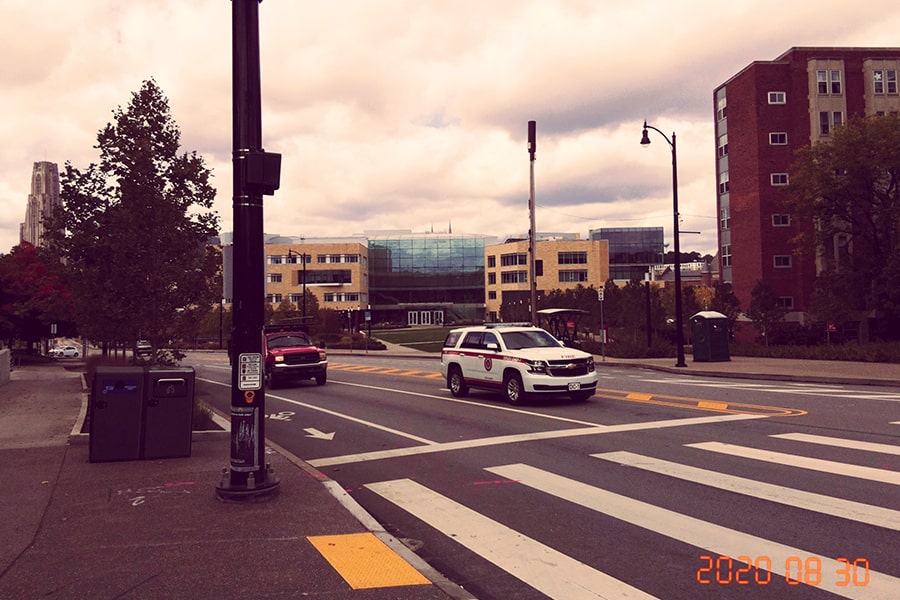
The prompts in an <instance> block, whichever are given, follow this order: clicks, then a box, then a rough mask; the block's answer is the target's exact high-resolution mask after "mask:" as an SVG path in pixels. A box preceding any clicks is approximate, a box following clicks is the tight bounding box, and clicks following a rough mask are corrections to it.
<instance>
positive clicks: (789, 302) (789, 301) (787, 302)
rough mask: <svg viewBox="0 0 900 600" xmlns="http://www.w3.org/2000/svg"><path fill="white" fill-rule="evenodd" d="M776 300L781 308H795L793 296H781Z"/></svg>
mask: <svg viewBox="0 0 900 600" xmlns="http://www.w3.org/2000/svg"><path fill="white" fill-rule="evenodd" d="M776 302H777V304H778V306H780V307H781V308H786V309H788V310H793V308H794V297H793V296H779V297H778V300H777V301H776Z"/></svg>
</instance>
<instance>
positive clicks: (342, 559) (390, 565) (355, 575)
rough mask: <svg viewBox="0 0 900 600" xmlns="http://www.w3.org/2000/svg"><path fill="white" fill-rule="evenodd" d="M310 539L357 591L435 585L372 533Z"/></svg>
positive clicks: (312, 537)
mask: <svg viewBox="0 0 900 600" xmlns="http://www.w3.org/2000/svg"><path fill="white" fill-rule="evenodd" d="M306 539H308V540H309V541H310V543H311V544H312V545H313V546H314V547H315V548H316V550H318V551H319V553H320V554H321V555H322V556H323V557H324V558H325V560H327V561H328V563H329V564H330V565H331V566H332V567H334V570H335V571H337V572H338V573H339V574H340V576H341V577H343V578H344V581H346V582H347V583H348V584H350V587H352V588H353V589H354V590H363V589H369V588H382V587H396V586H401V585H427V584H430V583H431V582H430V581H428V579H426V578H425V576H424V575H422V574H421V573H419V572H418V571H416V570H415V569H414V568H413V567H412V566H411V565H410V564H409V563H408V562H406V561H405V560H403V559H402V558H400V555H399V554H397V553H396V552H394V551H393V550H391V549H390V548H389V547H388V546H387V544H385V543H384V542H382V541H381V540H379V539H378V538H377V537H375V536H374V535H373V534H372V533H351V534H347V535H317V536H309V537H307V538H306Z"/></svg>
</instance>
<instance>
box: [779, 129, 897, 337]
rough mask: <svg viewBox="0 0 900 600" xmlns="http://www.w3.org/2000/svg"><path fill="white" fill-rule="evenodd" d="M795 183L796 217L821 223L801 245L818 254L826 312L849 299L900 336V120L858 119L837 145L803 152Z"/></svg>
mask: <svg viewBox="0 0 900 600" xmlns="http://www.w3.org/2000/svg"><path fill="white" fill-rule="evenodd" d="M790 182H791V183H790V186H789V187H788V192H789V194H788V207H789V209H790V210H791V213H792V215H793V216H795V217H799V218H801V219H804V220H805V221H807V222H812V223H815V231H814V234H813V235H812V236H811V237H810V236H807V237H802V236H801V237H799V238H798V239H797V240H796V241H797V244H798V246H799V247H800V248H801V250H803V251H805V252H806V253H808V254H809V253H812V252H818V258H819V259H820V264H821V266H822V271H823V272H822V274H823V275H825V277H822V278H821V279H820V281H819V282H818V285H817V295H818V296H819V297H820V298H819V301H818V304H819V305H820V307H821V306H829V305H830V306H834V299H835V298H841V299H842V301H843V303H844V304H845V305H850V306H851V307H852V308H853V309H855V310H856V311H867V312H870V313H874V314H876V315H878V316H880V317H881V318H882V319H883V322H884V326H882V327H880V329H881V330H882V331H890V332H891V335H892V337H895V338H896V337H900V326H898V325H900V310H898V307H900V289H898V287H897V286H896V285H894V284H893V283H892V280H893V275H894V273H895V272H896V270H897V267H898V266H900V264H898V259H897V255H898V253H900V116H896V115H893V116H872V117H866V118H862V117H857V118H854V119H851V120H850V121H849V122H848V123H847V125H845V126H844V127H840V128H837V129H836V130H835V131H834V133H833V135H832V136H831V140H830V141H827V142H819V143H817V144H814V145H813V146H811V147H808V148H805V149H803V150H801V151H800V152H799V153H798V158H797V160H796V161H795V163H794V164H793V165H792V167H791V171H790ZM835 276H836V277H835ZM835 286H839V288H842V289H837V288H835ZM845 289H850V290H854V293H852V294H851V295H849V296H845V295H843V294H842V292H843V291H844V290H845Z"/></svg>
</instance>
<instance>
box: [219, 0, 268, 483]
mask: <svg viewBox="0 0 900 600" xmlns="http://www.w3.org/2000/svg"><path fill="white" fill-rule="evenodd" d="M260 2H261V0H232V2H231V6H232V102H233V105H232V137H233V140H232V141H233V152H232V165H233V169H234V174H233V175H234V196H233V209H234V261H233V265H234V275H233V282H234V294H233V304H232V306H233V317H234V336H233V341H232V357H233V360H232V371H231V466H230V469H228V468H226V469H223V471H222V480H221V481H220V482H219V483H218V484H217V485H216V493H217V495H218V496H219V497H220V498H222V499H224V500H241V499H246V498H256V497H260V496H263V495H269V494H271V495H274V494H275V493H277V491H278V487H279V484H280V483H281V482H280V480H279V479H278V477H277V476H276V475H275V473H274V472H273V470H272V469H271V468H270V467H269V465H268V464H266V462H265V439H266V434H265V416H266V411H265V389H264V387H263V380H264V375H265V373H264V369H265V365H264V360H263V355H262V336H263V320H264V302H265V295H266V286H265V260H264V259H265V257H264V252H265V250H264V248H265V245H264V242H263V204H262V197H263V195H272V194H274V193H275V190H277V189H278V187H279V179H280V175H281V155H280V154H274V153H269V152H265V151H264V150H263V148H262V102H261V100H260V72H259V3H260Z"/></svg>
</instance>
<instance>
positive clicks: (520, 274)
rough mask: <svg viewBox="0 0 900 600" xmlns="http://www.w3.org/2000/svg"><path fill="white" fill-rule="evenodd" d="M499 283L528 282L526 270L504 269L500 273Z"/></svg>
mask: <svg viewBox="0 0 900 600" xmlns="http://www.w3.org/2000/svg"><path fill="white" fill-rule="evenodd" d="M500 283H502V284H506V283H528V271H506V272H504V273H500Z"/></svg>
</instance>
